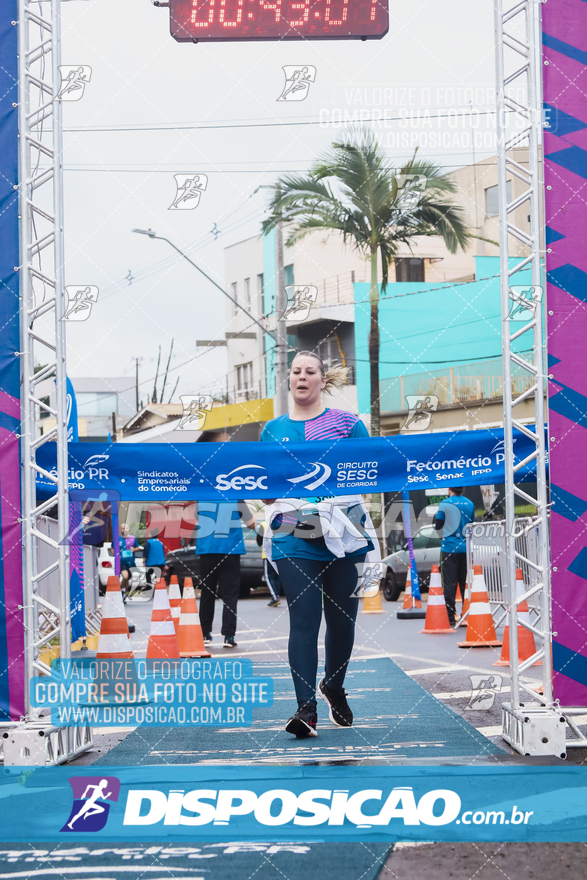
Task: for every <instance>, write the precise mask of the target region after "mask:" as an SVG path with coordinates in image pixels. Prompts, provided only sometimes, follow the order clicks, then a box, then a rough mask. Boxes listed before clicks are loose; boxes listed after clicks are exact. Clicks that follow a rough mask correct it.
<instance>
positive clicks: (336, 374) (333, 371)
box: [324, 364, 349, 394]
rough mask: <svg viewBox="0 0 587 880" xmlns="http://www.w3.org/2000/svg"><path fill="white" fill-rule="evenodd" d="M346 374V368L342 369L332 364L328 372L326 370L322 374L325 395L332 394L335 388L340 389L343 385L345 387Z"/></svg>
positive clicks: (341, 366)
mask: <svg viewBox="0 0 587 880" xmlns="http://www.w3.org/2000/svg"><path fill="white" fill-rule="evenodd" d="M348 373H349V371H348V367H343V365H342V364H334V366H332V367H330V369H329V370H326V373H325V374H324V378H325V379H326V384H325V386H324V391H325V392H326V394H332V393H333V391H334V389H335V388H342V386H343V385H346V384H347V379H348Z"/></svg>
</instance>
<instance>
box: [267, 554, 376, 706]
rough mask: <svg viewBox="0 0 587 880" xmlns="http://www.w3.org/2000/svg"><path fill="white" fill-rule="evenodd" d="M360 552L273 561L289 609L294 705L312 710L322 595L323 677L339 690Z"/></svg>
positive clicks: (348, 644) (352, 627) (354, 613)
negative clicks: (330, 557)
mask: <svg viewBox="0 0 587 880" xmlns="http://www.w3.org/2000/svg"><path fill="white" fill-rule="evenodd" d="M365 556H366V554H363V553H362V554H360V555H359V556H350V557H344V558H342V559H335V560H333V561H331V562H326V561H325V562H322V561H319V560H317V559H303V558H300V557H295V558H291V559H277V560H276V565H277V570H278V572H279V577H280V579H281V583H282V585H283V589H284V591H285V597H286V599H287V604H288V608H289V623H290V630H289V646H288V656H289V665H290V668H291V674H292V678H293V682H294V687H295V690H296V697H297V700H298V703H300V704H303V705H306V706H308V707H311V708H316V674H317V671H318V632H319V630H320V623H321V621H322V596H323V595H324V617H325V620H326V638H325V640H324V647H325V650H326V661H325V676H324V677H325V680H326V684H327V685H328V687H330V688H333V690H342V686H343V683H344V677H345V674H346V670H347V666H348V662H349V660H350V657H351V653H352V650H353V644H354V641H355V620H356V617H357V611H358V608H359V599H358V597H357V596H356V595H355V594H356V593H357V584H358V569H357V564H358V563H363V562H364V561H365Z"/></svg>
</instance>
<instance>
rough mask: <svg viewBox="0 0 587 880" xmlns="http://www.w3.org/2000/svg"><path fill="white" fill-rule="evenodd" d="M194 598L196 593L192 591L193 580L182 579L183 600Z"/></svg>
mask: <svg viewBox="0 0 587 880" xmlns="http://www.w3.org/2000/svg"><path fill="white" fill-rule="evenodd" d="M195 598H196V591H195V589H194V582H193V580H192V579H191V578H184V579H183V599H195ZM182 601H183V600H182Z"/></svg>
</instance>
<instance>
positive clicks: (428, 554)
mask: <svg viewBox="0 0 587 880" xmlns="http://www.w3.org/2000/svg"><path fill="white" fill-rule="evenodd" d="M440 542H441V537H440V534H439V532H437V531H436V529H435V528H434V526H422V528H421V529H419V530H418V531H417V532H416V534H415V535H414V537H413V538H412V544H413V547H414V557H415V560H416V568H417V570H418V576H419V581H420V590H421V591H422V592H426V591H427V590H428V587H429V585H430V572H431V570H432V566H433V565H439V564H440ZM383 562H385V563H386V565H387V572H386V575H385V581H384V584H383V595H384V596H385V598H386V599H387V601H388V602H397V600H398V599H399V597H400V593H401V592H402V590H404V589H405V586H406V575H407V573H408V569H409V567H410V552H409V550H408V545H407V543H405V544H404V546H403V547H402V549H401V550H396V551H395V553H390V554H389V556H386V557H385V559H384V560H383Z"/></svg>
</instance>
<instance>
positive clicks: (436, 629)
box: [420, 565, 452, 634]
mask: <svg viewBox="0 0 587 880" xmlns="http://www.w3.org/2000/svg"><path fill="white" fill-rule="evenodd" d="M420 632H421V633H429V634H430V633H449V632H452V627H451V625H450V623H449V620H448V611H447V610H446V602H445V601H444V593H443V591H442V581H441V579H440V569H439V568H438V566H437V565H433V566H432V572H431V574H430V587H429V590H428V605H427V607H426V621H425V623H424V629H421V630H420Z"/></svg>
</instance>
